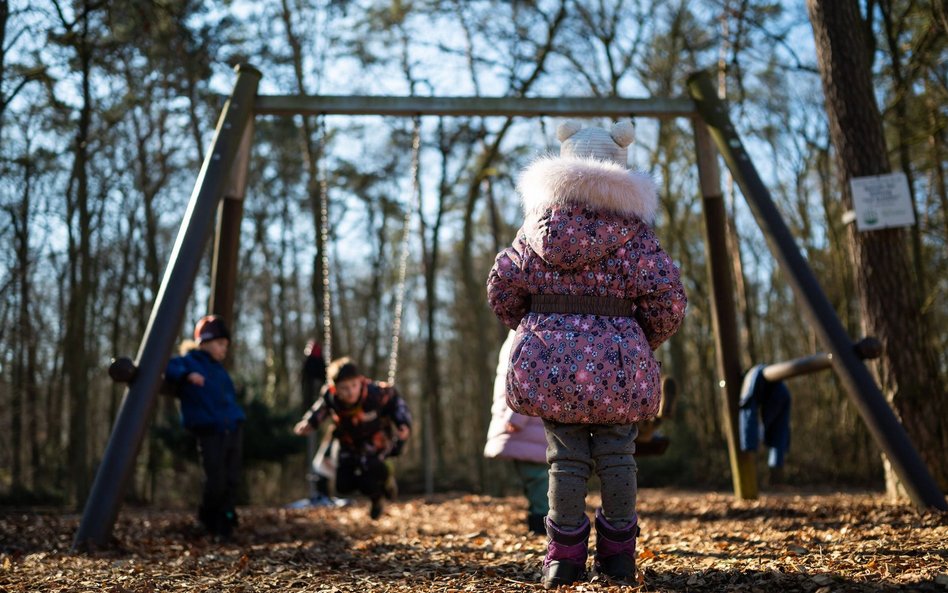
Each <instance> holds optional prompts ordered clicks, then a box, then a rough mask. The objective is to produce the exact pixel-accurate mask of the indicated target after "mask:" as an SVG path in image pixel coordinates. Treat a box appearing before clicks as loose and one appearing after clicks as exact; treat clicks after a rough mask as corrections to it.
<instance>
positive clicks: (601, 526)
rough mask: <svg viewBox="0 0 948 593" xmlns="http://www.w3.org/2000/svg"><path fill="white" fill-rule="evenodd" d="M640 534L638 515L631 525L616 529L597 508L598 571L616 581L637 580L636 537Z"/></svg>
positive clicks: (630, 581) (629, 581) (596, 560)
mask: <svg viewBox="0 0 948 593" xmlns="http://www.w3.org/2000/svg"><path fill="white" fill-rule="evenodd" d="M638 535H639V521H638V516H636V518H635V520H634V521H633V522H632V524H631V525H629V526H628V527H625V528H623V529H616V528H615V527H613V526H612V525H610V524H609V522H608V521H606V518H605V517H604V516H603V515H602V509H598V510H596V559H595V566H596V573H597V574H600V575H604V576H606V577H608V578H610V579H612V580H614V581H620V582H623V583H632V582H633V581H634V580H635V538H636V537H638Z"/></svg>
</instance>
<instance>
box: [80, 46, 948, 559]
mask: <svg viewBox="0 0 948 593" xmlns="http://www.w3.org/2000/svg"><path fill="white" fill-rule="evenodd" d="M235 71H236V82H235V84H234V88H233V91H232V92H231V94H230V96H229V98H228V100H227V101H226V103H225V104H224V107H223V110H222V113H221V116H220V118H219V120H218V124H217V128H216V131H215V133H214V137H213V140H212V141H211V146H210V150H208V151H207V155H206V158H205V160H204V163H203V166H202V167H201V171H200V173H199V174H198V177H197V180H196V182H195V185H194V190H193V192H192V194H191V198H190V201H189V203H188V207H187V211H186V212H185V215H184V219H183V221H182V223H181V227H180V229H179V231H178V235H177V238H176V240H175V244H174V248H173V249H172V252H171V256H170V259H169V263H168V267H167V268H166V270H165V274H164V277H163V279H162V282H161V287H160V289H159V291H158V294H157V296H156V298H155V303H154V306H153V308H152V311H151V316H150V318H149V321H148V325H147V327H146V329H145V334H144V336H143V337H142V342H141V345H140V347H139V351H138V354H137V356H136V359H135V361H134V362H133V363H132V362H130V361H128V359H119V361H118V362H124V365H119V366H121V367H123V368H124V370H125V371H126V372H125V373H113V372H112V371H113V368H110V374H112V376H113V378H116V379H117V380H120V381H123V382H126V383H128V388H127V390H126V392H125V395H124V397H123V400H122V404H121V407H120V409H119V412H118V415H117V417H116V421H115V424H114V426H113V429H112V433H111V435H110V437H109V441H108V444H107V446H106V450H105V453H104V455H103V458H102V462H101V463H100V464H99V468H98V471H97V473H96V477H95V481H94V482H93V485H92V489H91V491H90V493H89V496H88V498H87V502H86V506H85V509H84V512H83V516H82V520H81V523H80V525H79V529H78V531H77V533H76V537H75V540H74V543H73V549H75V550H90V549H96V548H102V547H104V546H106V545H107V544H108V542H109V539H110V537H111V533H112V528H113V527H114V524H115V520H116V518H117V516H118V512H119V508H120V506H121V501H122V497H123V495H124V492H125V489H126V486H127V483H128V481H129V479H130V477H131V475H132V472H133V469H134V465H135V458H136V456H137V454H138V450H139V449H140V447H141V443H142V440H143V438H144V435H145V433H146V430H147V427H148V422H149V419H150V417H151V415H152V411H153V409H154V405H155V402H156V401H157V396H158V392H159V388H160V386H161V382H162V374H163V372H164V368H165V366H166V364H167V361H168V358H169V355H170V352H171V350H172V348H173V346H174V342H175V340H176V339H177V335H178V329H179V328H180V326H181V323H182V321H183V318H184V314H185V310H186V305H187V301H188V299H189V298H190V295H191V292H192V289H193V285H194V280H195V278H196V276H197V272H198V269H199V266H200V261H201V254H202V253H203V252H204V248H205V246H206V244H207V240H208V238H209V237H210V236H211V235H212V232H213V234H214V237H215V240H214V252H213V264H212V269H211V274H212V279H213V283H212V288H211V295H210V302H209V305H208V309H209V312H211V313H214V314H217V315H220V316H221V317H223V318H224V320H225V322H227V323H230V321H231V320H232V319H233V312H234V295H235V292H236V278H237V255H238V247H239V240H240V221H241V218H242V215H243V199H244V195H245V193H246V186H247V169H248V164H249V160H250V151H251V149H252V143H253V128H254V116H256V115H293V114H304V115H307V114H308V115H392V116H411V117H420V116H425V115H447V116H523V117H541V116H555V117H616V118H619V117H655V118H677V117H685V118H689V119H690V120H691V121H692V125H693V129H694V139H695V150H696V154H697V163H698V176H699V185H700V190H701V196H702V203H703V210H704V221H705V243H706V247H707V251H708V256H709V257H708V260H709V264H708V268H709V275H710V279H711V285H712V292H711V300H712V323H713V327H714V335H715V346H716V351H717V373H718V378H717V381H716V383H717V386H718V393H719V394H720V396H721V400H722V408H721V409H722V422H723V425H724V432H725V435H726V436H727V444H728V454H729V460H730V467H731V474H732V482H733V486H734V493H735V495H736V496H737V497H738V498H742V499H753V498H756V497H757V476H756V454H755V453H754V452H746V451H741V450H740V443H739V438H738V422H737V418H738V407H739V397H740V389H741V376H742V368H741V357H740V352H741V345H740V340H739V333H738V324H737V308H736V306H735V301H734V294H733V291H734V282H733V279H732V277H731V268H730V262H731V259H730V256H729V253H728V251H729V249H728V246H727V241H726V237H727V234H726V224H727V213H726V210H725V205H724V200H723V195H722V192H721V180H720V172H719V167H718V152H720V155H721V156H722V157H723V158H724V162H725V163H726V165H727V167H728V168H729V169H730V172H731V175H732V176H733V178H734V179H735V180H736V181H737V183H738V185H739V186H740V188H741V192H742V194H743V195H744V197H745V198H746V199H747V201H748V203H749V204H750V207H751V211H752V213H753V215H754V218H755V219H756V221H757V224H758V226H759V227H760V230H761V231H762V232H763V234H764V236H765V238H766V240H767V244H768V246H769V248H770V250H771V252H772V254H773V256H774V258H775V259H776V261H777V264H778V265H779V266H780V268H781V269H782V270H783V272H784V273H785V274H786V276H787V278H788V279H789V282H790V285H791V287H792V289H793V291H794V293H795V295H796V297H797V299H798V300H799V302H800V304H801V306H802V308H803V311H804V313H805V315H806V317H807V320H808V321H809V322H810V324H811V325H812V326H813V328H814V329H815V331H816V333H817V335H818V336H819V339H820V341H821V343H822V344H823V346H824V348H825V349H826V350H827V353H826V354H825V355H823V356H824V357H825V358H828V359H829V364H830V365H831V367H832V369H833V370H834V371H835V372H836V374H837V375H838V376H839V378H840V381H841V383H842V385H843V387H844V388H845V389H846V392H847V393H848V394H849V396H850V398H851V399H852V401H853V403H854V404H855V406H856V409H857V410H858V411H859V413H860V415H861V416H862V418H863V421H864V422H865V423H866V425H867V427H868V428H869V431H870V433H871V434H872V435H873V437H874V439H875V440H876V442H877V443H878V445H879V447H880V448H881V449H882V451H883V452H884V453H885V455H886V456H887V457H888V459H889V461H890V462H891V464H892V467H893V468H894V470H895V472H896V474H897V475H898V477H899V478H900V479H901V481H902V483H903V484H904V486H905V488H906V490H907V492H908V495H909V497H910V498H911V500H912V502H913V503H914V504H915V505H916V507H918V508H919V509H926V508H935V509H941V510H948V504H946V501H945V497H944V495H943V494H942V493H941V491H940V489H939V487H938V485H937V483H936V482H935V480H934V479H933V478H932V475H931V473H930V472H929V470H928V468H927V467H926V466H925V464H924V462H923V461H922V459H921V457H920V456H919V455H918V452H917V451H916V449H915V447H914V446H913V445H912V443H911V441H910V440H909V437H908V435H907V433H906V432H905V429H904V428H903V427H902V425H901V424H900V423H899V420H898V419H897V418H896V416H895V414H894V413H893V411H892V409H891V408H890V407H889V404H888V403H887V402H886V400H885V397H884V396H883V394H882V392H881V391H880V389H879V387H878V386H877V385H876V383H875V381H874V379H873V378H872V375H871V374H870V372H869V370H868V369H867V367H866V365H865V364H864V363H863V361H862V359H861V356H867V354H866V352H865V350H863V349H860V348H856V347H854V342H853V340H852V338H850V336H848V335H847V333H846V331H845V330H844V328H843V326H842V323H841V322H840V320H839V318H838V316H837V314H836V312H835V311H834V310H833V307H832V305H831V304H830V302H829V299H828V298H827V297H826V295H825V293H824V292H823V289H822V288H821V287H820V285H819V283H818V281H817V279H816V277H815V275H814V274H813V272H812V270H811V269H810V267H809V265H808V264H807V262H806V260H805V259H804V258H803V256H802V254H801V253H800V250H799V248H798V247H797V245H796V243H795V241H794V239H793V237H792V235H791V233H790V230H789V228H788V227H787V225H786V223H785V222H784V221H783V219H782V217H781V215H780V213H779V211H778V209H777V207H776V205H775V204H774V202H773V200H772V198H771V197H770V193H769V191H768V190H767V188H766V187H765V186H764V183H763V182H762V180H761V179H760V177H759V175H758V174H757V171H756V169H755V167H754V165H753V163H752V162H751V160H750V157H749V156H748V154H747V152H746V151H745V149H744V146H743V144H742V142H741V140H740V138H739V137H738V135H737V132H736V130H735V128H734V126H733V124H732V123H731V121H730V118H729V115H728V108H727V105H726V104H725V103H724V102H723V101H722V100H720V99H719V98H718V96H717V93H716V92H715V90H714V85H713V83H712V81H711V76H710V73H708V72H697V73H695V74H693V75H692V76H690V77H689V79H688V89H689V94H690V96H689V97H681V98H664V99H661V98H658V99H656V98H646V99H625V98H618V97H608V98H596V97H561V98H519V97H387V96H372V97H366V96H362V97H359V96H346V97H342V96H297V95H280V96H266V95H258V94H257V87H258V85H259V82H260V79H261V77H262V74H261V72H260V71H259V70H257V69H256V68H254V67H252V66H249V65H239V66H237V67H236V68H235ZM715 148H716V149H717V150H715ZM413 198H414V196H413ZM324 231H325V229H324ZM869 356H871V354H869ZM791 363H792V361H791ZM791 366H792V365H791ZM804 366H805V365H804ZM826 366H827V365H825V364H824V365H817V366H813V365H810V366H806V368H804V367H803V366H800V367H798V368H800V369H802V372H812V371H814V370H817V369H819V368H826ZM113 367H116V365H115V364H113ZM792 375H793V373H791V374H784V375H782V376H783V377H789V376H792Z"/></svg>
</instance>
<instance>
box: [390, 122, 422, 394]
mask: <svg viewBox="0 0 948 593" xmlns="http://www.w3.org/2000/svg"><path fill="white" fill-rule="evenodd" d="M420 160H421V116H419V115H416V116H415V117H414V131H413V134H412V143H411V179H412V195H411V198H410V199H409V201H408V204H407V205H406V208H405V221H404V223H403V229H402V240H401V253H400V255H399V262H398V284H397V285H396V288H395V314H394V318H393V319H392V350H391V352H390V353H389V359H388V383H389V385H392V384H394V383H395V375H396V373H397V371H398V345H399V336H400V335H401V330H402V310H403V309H404V305H405V288H406V286H405V285H406V283H405V278H406V277H407V272H408V252H409V248H410V245H409V243H410V239H411V223H412V220H413V219H414V217H415V208H416V207H417V208H418V209H419V210H420V209H421V179H420V177H421V176H420V173H419V168H420V163H419V161H420Z"/></svg>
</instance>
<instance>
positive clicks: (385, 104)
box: [254, 95, 696, 118]
mask: <svg viewBox="0 0 948 593" xmlns="http://www.w3.org/2000/svg"><path fill="white" fill-rule="evenodd" d="M254 113H256V114H257V115H294V114H304V115H397V116H413V115H450V116H511V115H516V116H524V117H536V116H544V115H545V116H551V117H631V116H636V117H658V118H670V117H691V116H692V115H694V114H695V113H696V112H695V105H694V101H692V100H691V99H690V98H687V97H685V98H668V99H624V98H620V97H557V98H547V97H527V98H522V97H387V96H367V95H362V96H359V95H352V96H339V95H335V96H332V95H324V96H321V95H311V96H306V95H257V98H256V103H255V104H254Z"/></svg>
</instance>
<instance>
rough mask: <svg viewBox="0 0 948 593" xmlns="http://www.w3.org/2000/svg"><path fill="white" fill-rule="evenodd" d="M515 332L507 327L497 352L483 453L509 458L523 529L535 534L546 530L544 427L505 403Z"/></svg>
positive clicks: (546, 471) (547, 507) (546, 468)
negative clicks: (522, 499)
mask: <svg viewBox="0 0 948 593" xmlns="http://www.w3.org/2000/svg"><path fill="white" fill-rule="evenodd" d="M515 336H516V334H515V333H514V332H513V331H511V332H510V333H509V334H508V335H507V339H506V340H504V345H503V346H501V348H500V354H498V355H497V358H498V360H497V376H496V378H495V379H494V403H493V404H492V405H491V408H490V413H491V418H490V426H489V427H488V429H487V443H485V444H484V457H487V458H489V459H510V460H512V461H513V464H514V469H515V470H516V472H517V476H519V477H520V482H521V483H522V484H523V494H524V496H526V497H527V529H529V530H530V532H531V533H533V534H536V535H542V534H544V533H546V515H547V513H549V512H550V502H549V499H548V498H547V490H549V488H550V478H549V473H548V470H549V466H547V464H546V431H545V430H544V428H543V421H542V420H540V419H539V418H537V417H536V416H524V415H523V414H518V413H516V412H514V411H513V410H511V409H510V406H508V405H507V362H508V361H509V360H510V348H511V346H513V342H514V337H515Z"/></svg>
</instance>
